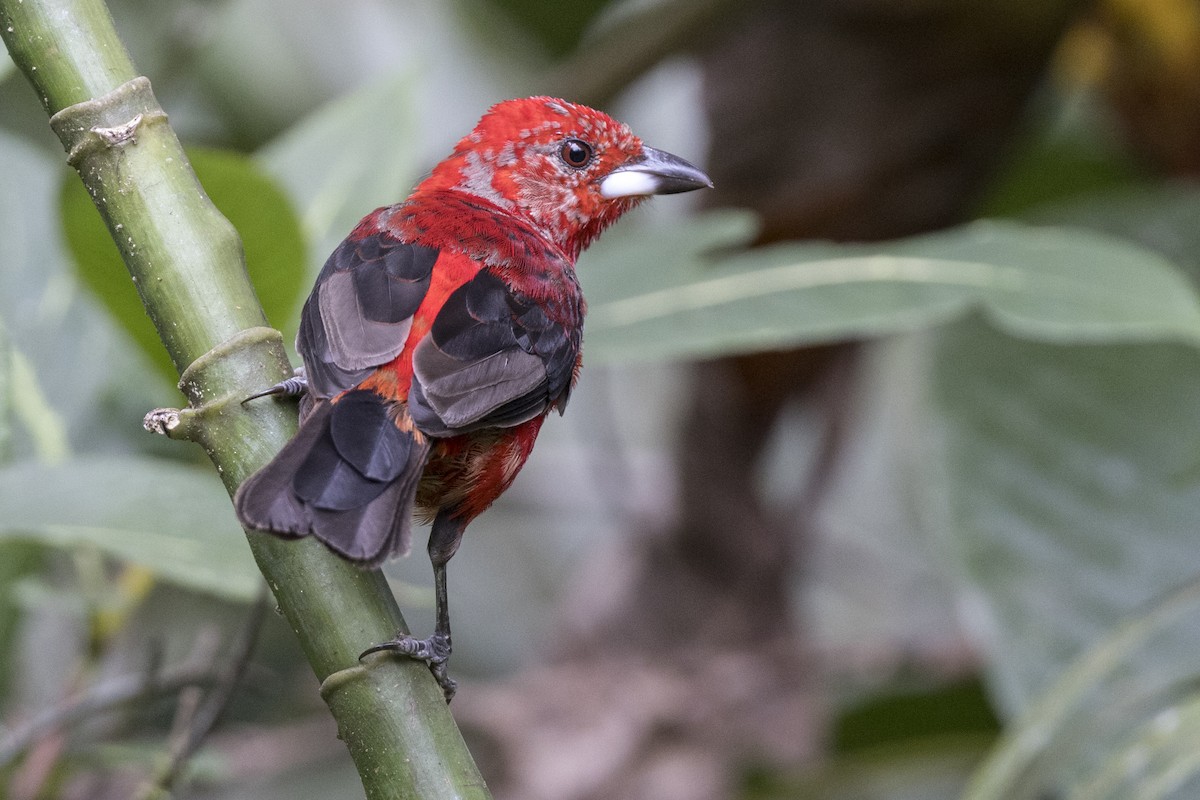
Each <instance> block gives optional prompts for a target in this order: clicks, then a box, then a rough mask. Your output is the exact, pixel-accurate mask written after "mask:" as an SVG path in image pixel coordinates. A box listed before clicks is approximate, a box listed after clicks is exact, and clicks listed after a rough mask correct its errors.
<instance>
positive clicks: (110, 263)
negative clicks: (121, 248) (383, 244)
mask: <svg viewBox="0 0 1200 800" xmlns="http://www.w3.org/2000/svg"><path fill="white" fill-rule="evenodd" d="M188 159H189V160H190V161H191V164H192V168H193V169H194V170H195V171H196V175H197V176H198V177H199V178H200V182H201V183H202V184H203V186H204V189H205V191H206V192H207V193H208V195H209V197H210V198H211V199H212V201H213V203H214V204H215V205H216V206H217V208H218V209H219V210H220V211H221V213H222V214H224V215H225V217H226V218H228V219H229V221H230V222H232V223H233V225H234V227H235V228H237V230H238V233H239V234H241V237H242V244H243V247H244V248H245V252H246V268H247V270H248V271H249V273H250V276H251V278H252V279H253V281H254V285H255V288H256V289H257V291H258V297H259V300H260V301H261V302H262V304H263V308H264V309H265V310H266V311H267V316H268V317H269V318H271V319H288V318H289V317H290V316H291V314H292V311H293V309H294V308H295V306H296V302H297V300H298V298H299V297H300V293H301V291H302V289H303V288H304V287H305V286H306V277H307V276H306V275H305V269H304V265H305V263H306V253H305V247H304V234H303V233H302V232H301V230H300V223H299V221H298V220H297V218H296V215H295V213H294V212H293V211H292V207H291V204H290V202H289V200H288V197H287V196H286V195H285V194H284V193H283V191H282V190H281V189H280V188H279V187H278V186H277V185H276V184H275V182H274V181H273V180H272V179H271V178H270V177H269V176H268V175H267V174H266V173H264V172H263V171H262V170H260V169H259V168H258V167H257V166H256V165H255V163H254V161H253V160H251V159H250V158H247V157H246V156H243V155H239V154H237V153H232V152H227V151H221V150H209V149H201V148H193V149H190V150H189V151H188ZM59 197H60V211H61V214H62V219H63V228H64V231H65V232H66V239H67V244H68V246H69V248H70V251H71V255H72V256H73V257H74V260H75V265H76V268H77V272H78V275H79V277H80V278H81V279H82V281H83V283H84V284H85V285H86V286H87V287H88V288H89V289H91V290H92V292H93V293H94V294H95V295H96V297H98V298H99V299H100V300H101V301H102V302H103V303H104V305H105V306H106V307H107V308H108V310H109V311H110V312H111V313H112V315H113V317H114V318H115V319H117V320H118V321H119V322H120V323H121V325H122V326H123V327H124V328H125V330H126V331H127V332H128V333H129V335H130V336H131V337H133V339H134V340H135V341H136V342H137V343H138V345H139V346H140V347H141V348H142V350H143V352H145V353H146V355H147V356H148V357H149V358H150V359H151V360H152V361H153V362H154V363H155V365H157V366H158V368H159V370H160V372H162V374H163V375H165V376H166V377H167V378H168V379H169V380H170V381H171V382H172V383H174V382H175V381H176V380H177V378H178V376H177V375H176V373H175V368H174V366H173V365H172V364H171V360H170V358H169V357H168V355H167V353H166V351H165V350H164V349H163V346H162V342H161V341H160V340H159V337H158V333H157V331H155V329H154V325H153V324H152V323H151V322H150V318H149V317H148V316H146V312H145V310H144V309H143V307H142V301H141V299H140V298H139V297H138V294H137V292H136V291H135V289H134V286H133V284H132V283H131V282H130V281H129V279H128V272H127V270H126V269H125V265H124V262H123V261H122V260H121V256H120V254H119V253H118V252H117V248H116V245H114V244H113V242H112V239H111V237H110V236H109V232H108V230H107V228H105V226H104V224H103V222H102V221H101V219H100V216H99V214H97V213H96V209H95V208H94V207H93V206H92V202H91V199H90V198H89V197H88V194H87V191H86V190H85V189H84V188H83V184H82V183H80V181H79V180H78V178H77V177H76V176H75V175H71V176H70V177H69V178H68V179H67V180H66V181H65V182H64V183H63V187H62V192H61V194H60V196H59ZM118 235H119V232H118Z"/></svg>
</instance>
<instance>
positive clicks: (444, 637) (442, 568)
mask: <svg viewBox="0 0 1200 800" xmlns="http://www.w3.org/2000/svg"><path fill="white" fill-rule="evenodd" d="M465 528H466V525H464V524H463V523H462V521H461V520H457V519H453V518H451V517H450V516H449V514H447V513H446V512H441V513H439V514H438V516H437V519H435V520H434V521H433V530H431V531H430V533H429V560H430V561H431V562H433V592H434V602H435V606H436V611H437V619H436V621H435V622H434V627H433V635H431V636H430V637H429V638H428V639H417V638H415V637H414V636H412V635H411V634H408V633H402V634H400V635H398V636H397V637H396V638H395V639H392V640H391V641H387V642H381V643H380V644H377V645H373V646H372V647H368V648H367V649H366V650H364V651H363V652H362V654H361V655H360V656H359V658H360V659H361V658H362V657H363V656H365V655H368V654H370V653H378V652H380V651H382V650H392V651H394V652H397V653H401V654H403V655H406V656H408V657H409V658H412V659H416V660H417V661H423V662H424V663H426V664H428V665H429V671H430V672H432V673H433V677H434V678H435V679H437V682H438V686H441V687H442V693H443V694H445V695H446V702H447V703H449V702H450V701H451V700H453V699H454V692H455V690H456V689H457V688H458V684H457V683H455V681H454V680H453V679H452V678H451V677H450V675H449V673H448V672H447V669H446V667H447V663H448V662H449V660H450V651H451V643H450V605H449V593H448V591H447V589H446V564H447V563H448V562H449V561H450V558H451V557H452V556H453V555H454V553H455V552H456V551H457V550H458V545H459V542H461V541H462V535H463V530H464V529H465Z"/></svg>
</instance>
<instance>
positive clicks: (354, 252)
mask: <svg viewBox="0 0 1200 800" xmlns="http://www.w3.org/2000/svg"><path fill="white" fill-rule="evenodd" d="M437 257H438V251H437V250H436V249H435V248H432V247H425V246H424V245H419V244H409V243H406V242H402V241H400V240H399V239H397V238H395V237H394V236H392V235H390V234H387V233H383V232H380V233H374V234H371V235H369V236H365V237H363V238H361V239H347V240H345V241H343V242H342V243H341V244H340V245H338V247H337V249H336V250H334V251H333V254H332V255H330V256H329V260H328V261H326V262H325V266H324V267H322V269H321V273H320V275H318V276H317V284H316V286H315V287H314V288H313V291H312V294H310V295H309V297H308V300H307V301H306V302H305V303H304V310H303V312H301V317H300V332H299V333H298V334H297V336H296V349H297V350H298V351H300V356H301V357H302V358H303V359H304V367H305V371H306V373H307V376H308V385H309V389H310V391H315V392H316V394H317V395H318V396H320V397H333V396H334V395H336V394H338V393H339V392H343V391H345V390H347V389H350V388H353V387H354V386H356V385H357V384H358V383H359V382H360V381H362V380H363V379H364V378H366V377H367V376H368V375H369V374H370V373H371V371H372V370H373V369H375V367H377V366H379V365H380V364H385V363H387V362H388V361H390V360H391V359H393V358H395V357H396V356H397V355H398V354H399V353H400V351H401V350H402V349H404V341H405V339H407V338H408V332H409V329H410V328H411V327H412V316H413V314H415V313H416V311H417V308H418V307H419V306H420V305H421V301H422V300H424V299H425V293H426V292H427V291H428V290H429V280H430V275H431V274H432V273H433V264H434V262H435V261H437Z"/></svg>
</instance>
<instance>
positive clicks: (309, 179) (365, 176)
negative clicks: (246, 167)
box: [255, 75, 420, 324]
mask: <svg viewBox="0 0 1200 800" xmlns="http://www.w3.org/2000/svg"><path fill="white" fill-rule="evenodd" d="M412 83H413V80H412V78H411V76H408V75H403V76H400V77H398V78H394V79H391V80H388V81H385V82H383V83H380V84H376V85H372V86H368V87H366V88H364V89H361V90H359V91H357V92H354V93H353V94H349V95H347V96H345V97H342V98H339V99H337V100H335V101H333V102H332V103H329V104H328V105H326V106H324V107H323V108H321V109H320V110H318V111H317V112H316V113H314V114H313V115H311V116H310V117H308V118H307V119H305V120H304V121H303V122H301V123H300V124H299V125H297V126H296V127H294V128H292V129H291V130H289V131H288V132H287V133H285V134H284V135H283V136H281V137H280V138H279V139H277V140H275V141H274V142H272V143H271V144H269V145H267V146H266V147H265V148H263V149H262V150H261V151H259V153H258V154H257V155H256V156H255V158H256V160H257V161H258V163H259V164H261V165H262V167H263V169H265V170H266V171H267V172H269V173H270V174H271V175H274V176H275V178H276V180H278V181H279V183H280V185H282V186H283V187H284V189H285V190H286V191H287V192H288V194H289V196H290V197H291V198H292V202H293V203H294V204H295V206H296V208H297V209H299V210H300V218H301V220H302V222H303V225H304V230H305V232H306V233H307V235H308V241H309V242H310V243H311V250H310V253H311V255H312V258H313V261H312V262H311V263H310V265H309V266H310V269H309V273H308V274H307V275H306V276H305V281H304V285H305V286H306V287H307V286H308V285H310V284H311V283H312V279H313V278H314V277H315V275H316V273H317V271H318V270H319V269H320V267H321V264H323V263H324V262H325V259H326V257H327V256H328V255H329V253H331V252H332V251H333V249H334V248H335V247H336V246H337V244H338V242H340V241H341V240H342V239H343V238H344V237H345V236H346V234H348V233H349V232H350V231H351V230H353V229H354V226H355V225H357V224H358V221H359V220H360V219H362V218H363V217H364V216H366V214H367V213H369V212H370V211H373V210H374V209H376V208H378V207H379V206H383V205H388V204H390V203H395V202H397V201H399V200H401V199H403V197H404V196H405V195H407V194H408V192H409V190H410V189H411V188H412V184H413V183H414V181H415V180H416V177H417V173H418V170H419V169H420V168H419V166H418V164H417V155H416V153H417V148H416V146H415V138H416V125H415V119H416V112H415V110H414V107H413V103H414V101H413V97H412V90H411V87H412ZM276 319H279V318H278V317H274V316H272V320H276ZM277 324H278V323H277Z"/></svg>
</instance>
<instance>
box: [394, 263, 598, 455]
mask: <svg viewBox="0 0 1200 800" xmlns="http://www.w3.org/2000/svg"><path fill="white" fill-rule="evenodd" d="M580 340H581V332H580V330H579V328H578V327H575V328H573V329H571V330H568V329H567V328H566V327H565V326H563V325H562V324H560V323H557V322H554V321H552V320H551V319H550V318H549V317H548V316H547V315H546V313H545V312H544V311H543V310H542V309H541V308H540V307H539V306H538V305H537V304H536V303H535V302H534V301H533V300H532V299H530V298H529V297H526V296H524V295H519V294H516V293H514V292H513V291H512V290H510V289H509V288H508V286H506V285H505V284H504V282H503V281H501V280H500V279H499V278H497V277H495V276H494V275H492V274H491V273H488V272H480V273H479V274H478V275H476V276H475V277H474V278H472V279H471V280H470V281H468V282H467V283H465V284H463V285H462V286H460V287H459V288H458V289H456V290H455V291H454V292H453V293H451V295H450V296H449V297H448V298H447V299H446V303H445V305H443V306H442V309H441V310H440V311H439V312H438V315H437V317H436V318H435V319H434V321H433V326H432V328H431V329H430V332H429V335H428V336H426V337H425V338H424V339H422V340H421V343H420V344H418V345H417V347H416V350H415V351H414V352H413V382H412V387H411V388H410V389H409V394H408V410H409V413H410V414H411V415H412V418H413V420H414V421H415V422H416V424H417V427H418V428H419V429H420V430H422V431H424V432H425V433H427V434H429V435H431V436H452V435H456V434H460V433H466V432H468V431H473V430H477V429H479V428H491V427H502V428H503V427H511V426H513V425H519V424H520V423H522V422H525V421H527V420H530V419H533V418H534V417H536V416H538V415H539V414H543V413H545V412H546V411H547V410H548V409H549V408H550V407H551V406H552V405H554V404H555V403H559V404H560V405H561V403H562V402H563V401H565V399H566V395H567V393H568V392H569V391H570V388H571V380H572V376H573V374H574V370H575V362H576V360H577V358H578V357H579V348H580Z"/></svg>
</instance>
